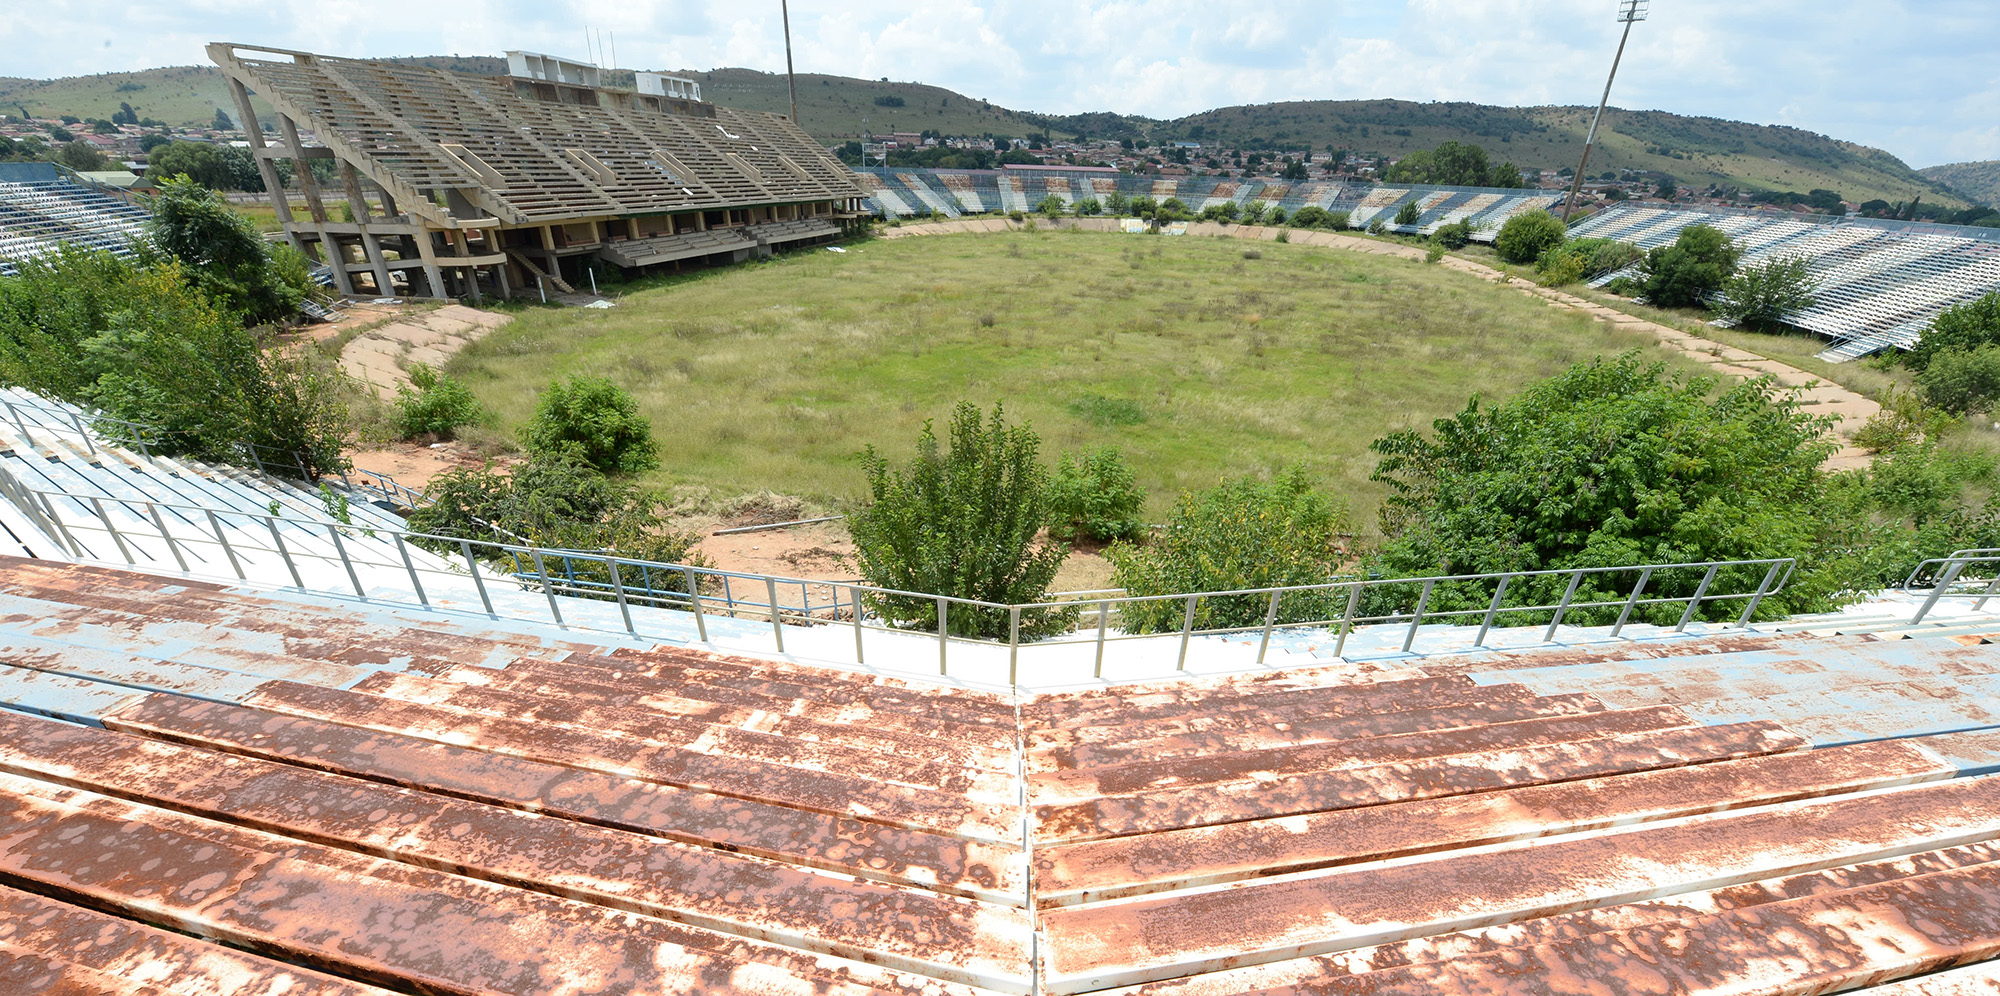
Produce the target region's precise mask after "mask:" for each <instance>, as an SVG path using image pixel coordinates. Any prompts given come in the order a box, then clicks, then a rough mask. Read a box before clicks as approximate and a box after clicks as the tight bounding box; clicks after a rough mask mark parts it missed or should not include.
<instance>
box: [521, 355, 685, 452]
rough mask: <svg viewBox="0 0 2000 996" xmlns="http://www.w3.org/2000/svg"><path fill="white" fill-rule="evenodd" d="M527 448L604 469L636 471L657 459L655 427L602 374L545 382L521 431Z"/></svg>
mask: <svg viewBox="0 0 2000 996" xmlns="http://www.w3.org/2000/svg"><path fill="white" fill-rule="evenodd" d="M521 435H522V439H521V441H522V442H523V443H524V444H526V446H527V448H528V452H530V453H532V454H535V455H536V456H538V457H542V458H545V459H549V458H564V459H569V460H574V461H576V462H578V463H583V464H587V465H589V466H591V467H595V468H597V469H598V470H601V471H604V472H606V473H612V472H617V473H626V474H631V473H637V472H639V471H642V470H651V469H652V468H654V467H656V466H658V465H659V460H658V458H657V457H656V456H655V449H656V447H655V444H654V443H653V429H652V426H651V425H649V424H647V422H646V419H645V418H644V417H643V416H641V415H640V414H639V403H638V402H637V401H635V400H633V398H632V395H631V394H629V393H627V392H626V391H625V389H624V388H621V387H619V386H618V385H616V384H613V383H612V382H610V381H609V380H606V379H604V378H602V377H570V378H567V379H565V380H559V381H555V382H552V383H551V384H549V386H548V388H547V389H546V390H544V391H543V392H542V395H541V397H540V398H538V399H536V401H535V414H534V417H533V418H530V419H529V420H528V424H527V426H526V427H524V428H523V429H522V431H521Z"/></svg>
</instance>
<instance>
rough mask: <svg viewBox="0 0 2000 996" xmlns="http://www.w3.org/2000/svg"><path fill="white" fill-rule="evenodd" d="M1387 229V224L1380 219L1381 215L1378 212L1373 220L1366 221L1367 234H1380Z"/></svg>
mask: <svg viewBox="0 0 2000 996" xmlns="http://www.w3.org/2000/svg"><path fill="white" fill-rule="evenodd" d="M1388 230H1389V226H1388V224H1387V223H1385V222H1384V221H1383V220H1382V216H1381V215H1379V214H1378V215H1376V216H1375V220H1373V221H1370V222H1369V223H1368V234H1370V235H1380V234H1382V233H1383V232H1386V231H1388Z"/></svg>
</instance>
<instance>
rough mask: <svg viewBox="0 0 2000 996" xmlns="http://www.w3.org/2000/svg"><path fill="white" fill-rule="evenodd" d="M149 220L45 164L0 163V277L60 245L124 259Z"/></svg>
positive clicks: (125, 204)
mask: <svg viewBox="0 0 2000 996" xmlns="http://www.w3.org/2000/svg"><path fill="white" fill-rule="evenodd" d="M149 217H151V215H149V214H147V213H146V211H145V210H144V209H141V208H138V207H134V206H133V205H131V204H128V203H126V202H125V201H122V200H119V199H118V198H116V197H113V196H111V195H109V194H106V193H104V192H102V191H100V190H98V189H96V188H94V187H89V186H86V185H84V184H82V183H78V182H76V181H75V180H73V179H71V178H70V175H69V174H68V173H66V172H64V171H63V170H61V169H59V168H58V167H56V166H55V165H53V164H51V163H0V274H11V273H13V272H15V271H16V269H17V268H18V265H19V264H20V263H22V262H25V261H27V260H31V259H39V258H41V257H44V256H48V255H51V254H53V253H55V252H56V250H57V249H58V248H60V247H61V246H64V245H73V246H76V247H78V248H82V249H100V250H104V251H107V252H111V253H115V254H117V255H120V256H124V255H129V254H130V253H131V247H132V241H133V240H134V239H137V238H140V237H142V236H143V235H144V234H145V230H146V220H147V219H148V218H149Z"/></svg>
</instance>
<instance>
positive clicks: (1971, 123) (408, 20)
mask: <svg viewBox="0 0 2000 996" xmlns="http://www.w3.org/2000/svg"><path fill="white" fill-rule="evenodd" d="M1650 6H1651V11H1650V14H1649V17H1648V19H1647V20H1645V21H1643V22H1641V23H1639V24H1637V25H1635V26H1634V28H1633V31H1632V34H1631V43H1630V45H1629V47H1628V48H1627V49H1626V52H1625V56H1624V61H1623V64H1622V65H1621V66H1620V68H1619V72H1618V81H1617V85H1616V86H1615V87H1614V89H1613V90H1612V93H1611V102H1612V104H1613V105H1614V106H1619V107H1628V108H1643V109H1657V110H1666V111H1674V112H1677V113H1682V114H1700V115H1712V116H1715V117H1721V118H1729V119H1733V120H1738V121H1749V122H1754V123H1758V124H1786V125H1794V126H1797V127H1800V128H1805V129H1808V130H1811V131H1816V132H1821V133H1824V134H1827V135H1831V136H1833V137H1835V138H1840V139H1845V140H1848V141H1854V142H1860V143H1862V144H1865V145H1872V146H1875V147H1877V148H1882V149H1887V150H1888V151H1890V152H1891V153H1893V154H1895V155H1897V156H1898V157H1900V158H1902V159H1903V160H1904V161H1905V162H1907V163H1908V164H1910V165H1911V166H1918V167H1921V166H1930V165H1935V164H1938V163H1946V162H1962V161H1968V160H1986V159H2000V56H1996V53H2000V32H1997V31H1996V28H2000V2H1996V0H1653V2H1652V3H1651V5H1650ZM791 7H792V10H791V17H792V37H793V46H794V55H795V60H796V64H797V68H798V70H799V71H800V72H813V73H828V74H834V75H841V76H858V77H863V78H869V79H874V78H880V77H885V76H886V77H888V78H890V79H893V80H898V81H912V82H922V83H930V84H934V85H937V86H943V87H947V88H950V89H952V90H956V91H958V92H960V93H963V94H966V95H967V96H970V97H975V98H984V99H986V100H990V101H992V102H994V103H996V104H1000V105H1002V106H1006V107H1012V108H1016V109H1020V110H1033V111H1043V112H1048V113H1057V114H1066V113H1074V112H1080V111H1099V110H1109V111H1119V112H1123V113H1128V114H1144V115H1148V116H1151V117H1159V118H1172V117H1179V116H1181V115H1184V114H1190V113H1194V112H1197V111H1202V110H1207V109H1209V108H1212V107H1220V106H1228V105H1232V104H1249V103H1265V102H1270V101H1283V100H1309V99H1361V98H1374V97H1396V98H1402V99H1405V100H1420V101H1422V100H1465V101H1474V102H1478V103H1487V104H1503V105H1525V104H1592V103H1595V101H1596V100H1597V98H1598V96H1599V94H1600V92H1601V91H1602V88H1603V86H1604V76H1605V72H1606V70H1607V69H1609V68H1610V63H1611V56H1612V53H1613V51H1614V50H1615V49H1616V47H1617V44H1618V37H1619V29H1620V25H1619V24H1618V23H1616V11H1617V0H1378V2H1360V0H1234V2H1216V0H792V3H791ZM444 9H449V10H451V13H450V14H449V15H446V14H443V13H441V12H440V11H442V10H444ZM600 33H602V35H603V36H604V37H605V38H606V41H607V45H606V46H605V48H606V49H607V51H605V52H604V54H603V55H602V56H598V57H597V58H596V61H599V62H601V63H605V64H609V63H610V55H611V54H612V53H611V51H609V49H611V48H613V46H615V53H616V56H617V65H618V66H619V68H625V69H694V70H702V69H710V68H717V67H722V66H743V67H749V68H753V69H763V70H770V71H782V70H783V69H784V66H785V56H784V43H783V34H782V30H781V26H780V20H779V3H778V0H655V2H646V0H613V2H604V0H599V2H587V0H451V2H450V4H449V5H448V6H447V4H445V3H442V2H438V0H430V2H423V0H419V2H417V3H411V2H409V0H338V2H335V3H326V2H322V0H256V2H245V0H175V2H172V3H161V2H159V0H145V2H141V3H130V4H126V3H120V2H107V0H37V2H34V3H27V2H16V3H8V4H4V5H0V76H16V77H30V78H47V77H55V76H75V75H87V74H91V73H101V72H112V71H120V70H133V69H147V68H152V67H155V66H163V65H188V64H206V63H207V58H206V56H205V55H204V54H203V51H202V48H203V45H204V44H206V43H207V42H210V41H234V42H243V43H249V44H257V45H270V46H275V47H281V48H290V49H303V50H306V51H311V52H318V53H323V54H328V55H342V56H351V57H362V58H367V57H383V56H395V55H449V54H464V55H498V54H500V53H501V52H503V51H506V50H508V49H525V50H528V51H537V52H545V53H548V54H551V55H559V56H564V57H568V58H586V57H587V56H588V55H593V54H594V53H591V52H590V51H589V48H594V47H595V46H596V41H595V39H596V38H597V37H598V36H599V34H600ZM587 47H589V48H587Z"/></svg>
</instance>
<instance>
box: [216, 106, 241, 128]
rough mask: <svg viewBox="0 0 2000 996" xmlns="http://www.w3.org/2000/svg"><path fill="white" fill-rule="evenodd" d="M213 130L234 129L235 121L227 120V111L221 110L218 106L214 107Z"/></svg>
mask: <svg viewBox="0 0 2000 996" xmlns="http://www.w3.org/2000/svg"><path fill="white" fill-rule="evenodd" d="M215 130H216V131H234V130H236V122H234V121H231V120H229V112H228V111H225V110H223V109H222V108H220V107H218V108H216V109H215Z"/></svg>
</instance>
